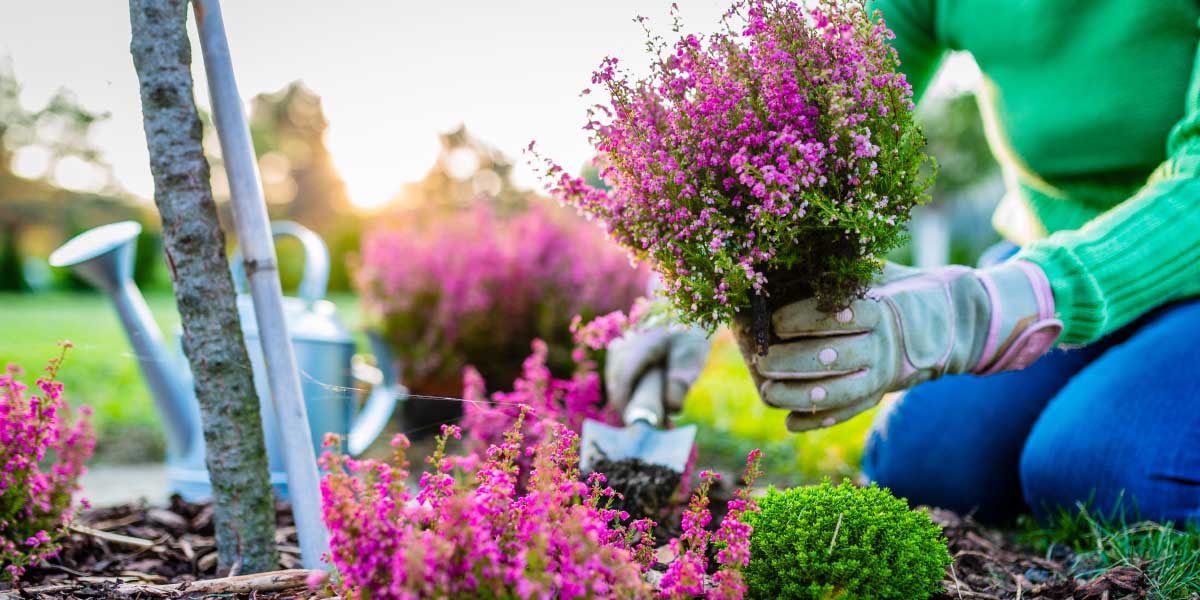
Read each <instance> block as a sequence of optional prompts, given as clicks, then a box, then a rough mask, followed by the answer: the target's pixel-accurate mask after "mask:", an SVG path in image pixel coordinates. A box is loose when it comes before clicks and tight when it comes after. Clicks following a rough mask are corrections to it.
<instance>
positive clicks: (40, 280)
mask: <svg viewBox="0 0 1200 600" xmlns="http://www.w3.org/2000/svg"><path fill="white" fill-rule="evenodd" d="M249 113H250V119H249V121H250V126H251V132H252V137H253V141H254V146H255V152H256V154H257V156H258V161H259V168H260V171H261V173H262V180H263V187H264V191H265V196H266V199H267V202H268V210H269V212H270V214H271V216H272V218H275V219H290V220H294V221H297V222H299V223H301V224H303V225H305V226H307V227H309V228H310V229H313V230H314V231H316V232H317V233H318V234H320V235H321V237H322V238H324V239H325V241H326V243H327V244H328V245H329V247H330V251H331V255H332V256H331V258H332V262H333V272H332V273H331V277H330V288H331V293H332V295H333V299H334V301H335V303H336V304H337V305H338V307H339V315H340V316H341V317H342V320H343V321H344V322H346V323H347V325H348V326H350V327H351V328H353V329H356V330H358V331H359V333H360V335H359V337H360V339H361V337H362V336H361V332H362V329H363V328H365V327H370V328H374V329H376V331H378V332H381V333H386V329H387V328H386V326H385V321H386V319H382V318H381V315H380V314H379V313H378V311H377V310H375V308H373V307H372V306H370V305H369V304H370V303H367V304H366V305H364V303H363V301H362V300H361V299H360V297H359V296H358V294H357V293H356V291H361V289H362V288H361V287H360V288H359V290H356V289H355V272H356V270H357V269H358V268H359V267H360V266H361V258H360V252H361V250H360V248H361V247H362V243H363V236H364V233H365V232H369V231H372V230H385V229H392V230H396V231H403V230H404V228H405V227H410V228H411V227H416V228H422V229H429V227H428V225H429V224H430V223H433V222H439V223H440V225H439V226H440V227H443V228H446V229H447V230H448V231H449V230H452V229H453V227H454V223H455V222H456V220H458V219H461V218H463V216H464V215H468V214H471V213H472V212H473V211H478V210H479V209H480V207H486V209H487V210H488V211H491V212H492V214H494V215H496V216H497V218H500V219H510V218H513V217H515V216H518V215H523V214H526V213H527V212H528V210H529V207H530V206H540V207H542V209H547V210H550V209H553V210H557V208H556V207H553V206H552V205H553V203H551V202H548V201H547V200H546V199H545V198H541V197H540V196H538V195H537V194H536V193H533V192H531V191H529V190H525V189H521V188H520V187H519V186H518V185H516V184H515V183H514V182H513V178H512V175H513V164H514V163H513V160H512V158H511V157H508V156H505V155H504V154H503V153H502V152H500V151H499V150H498V149H496V148H495V147H493V146H491V145H490V144H488V143H487V142H486V141H484V140H481V139H478V138H477V137H476V136H475V135H473V134H472V133H471V131H470V130H468V129H467V128H466V127H465V126H458V127H455V128H453V129H452V130H449V131H446V132H445V133H443V134H442V135H441V136H440V138H439V151H438V152H437V154H436V156H431V157H430V159H431V161H432V165H431V166H430V168H429V170H428V171H427V172H426V174H425V176H424V177H422V178H421V179H420V180H417V181H413V182H408V183H403V182H400V181H397V186H396V189H397V191H396V193H395V195H394V197H393V198H392V200H391V201H390V202H389V203H388V204H387V205H386V206H384V207H383V208H381V209H376V210H373V211H366V210H364V209H361V208H356V207H355V205H354V204H353V203H352V202H351V198H350V197H349V194H348V191H347V188H346V185H345V182H344V181H343V179H342V177H341V175H340V174H339V173H338V171H337V168H336V167H335V165H334V162H333V157H332V156H331V153H330V151H329V149H328V147H327V145H326V143H325V135H326V131H327V128H328V125H329V124H328V121H327V119H326V117H325V113H324V111H323V110H322V106H321V99H320V96H319V94H318V93H317V92H316V91H314V90H310V89H309V88H308V87H306V86H305V85H304V84H303V83H301V82H294V83H291V84H289V85H287V86H284V87H283V88H282V89H280V90H277V91H274V92H270V93H263V94H259V95H257V96H255V97H253V98H252V100H251V101H250V103H249ZM918 117H919V118H920V120H921V122H922V123H923V127H924V128H925V132H926V134H927V136H928V138H929V147H930V151H931V153H932V154H933V155H934V156H935V157H936V158H937V159H938V162H939V164H940V171H939V175H938V179H937V182H936V184H935V187H934V189H933V196H934V200H933V202H932V203H931V204H930V205H929V206H928V207H924V208H923V209H922V210H921V211H920V212H919V213H918V215H917V216H916V218H915V219H914V223H913V226H914V241H913V242H912V243H911V244H909V246H907V247H906V248H903V249H901V250H900V251H898V252H897V253H896V255H895V256H894V258H895V259H896V260H900V261H902V262H910V263H911V262H914V261H916V262H920V261H922V260H924V261H926V262H928V261H934V262H936V261H947V260H948V261H952V262H958V263H967V264H969V263H973V262H974V261H975V259H976V258H977V257H978V255H979V253H980V252H981V251H982V250H983V249H984V248H986V247H987V246H988V245H989V244H991V243H992V242H993V241H995V239H996V237H995V234H994V233H993V232H992V229H991V227H990V223H989V217H990V212H991V209H992V207H993V206H994V203H995V201H996V200H997V199H998V197H999V195H1000V193H1001V191H1002V183H1001V177H1000V173H999V170H998V168H997V167H996V164H995V162H994V161H993V160H992V158H991V154H990V152H989V150H988V147H987V143H986V140H985V137H984V135H983V129H982V127H981V125H980V121H979V110H978V105H977V104H976V101H975V98H974V96H973V95H972V94H970V93H953V94H943V95H934V96H932V97H930V98H928V99H927V100H926V101H925V102H923V104H922V106H921V107H920V110H919V113H918ZM104 118H105V115H104V114H99V113H93V112H90V111H88V110H87V109H86V108H85V107H83V106H81V105H80V104H79V103H78V102H76V101H75V100H74V98H73V97H72V95H71V94H70V93H69V92H67V91H62V92H60V93H59V94H57V95H55V96H53V97H52V98H51V99H50V100H49V101H47V102H46V103H45V105H44V106H41V107H37V108H30V107H26V106H22V104H21V102H20V85H19V83H18V80H17V78H16V76H15V75H14V72H13V69H12V65H11V64H10V63H6V62H3V61H0V363H18V364H21V365H23V366H24V367H25V368H27V369H30V370H33V369H38V368H40V367H41V366H42V365H44V364H45V361H46V359H48V358H49V357H50V356H52V355H53V354H54V351H55V346H54V344H55V343H56V342H57V341H59V340H61V339H70V340H71V341H73V342H74V343H75V344H76V347H75V348H74V349H73V350H72V351H71V353H70V355H69V356H68V359H67V367H66V368H64V369H63V371H62V376H63V379H64V381H65V383H66V384H67V390H68V393H69V394H70V395H71V396H72V397H73V398H74V399H75V400H76V401H80V402H87V403H89V404H91V405H93V406H95V407H96V408H97V419H98V426H99V430H100V443H99V454H100V458H101V460H106V461H145V460H155V459H157V458H159V457H160V456H161V452H162V435H161V433H160V431H159V427H158V421H157V416H156V415H155V413H154V410H153V407H152V404H151V402H150V400H149V397H148V394H147V391H146V389H145V386H144V385H143V383H142V381H141V378H140V374H139V373H138V369H137V364H136V360H135V357H134V356H133V355H132V351H131V349H130V348H129V346H128V343H127V342H126V340H125V337H124V333H123V332H122V331H121V329H120V326H119V324H118V323H117V321H116V318H115V316H114V315H113V314H112V309H111V307H110V306H109V303H108V300H107V298H105V297H103V296H101V295H100V294H98V293H95V292H94V291H92V290H89V289H87V288H86V286H85V285H83V284H82V283H81V282H80V281H78V280H77V279H75V278H74V277H73V276H72V275H71V274H70V273H67V272H55V271H52V270H51V269H49V268H48V267H47V266H46V262H45V258H46V256H47V255H48V254H49V252H50V251H51V250H52V249H53V248H55V247H56V246H57V245H59V244H60V243H62V242H63V241H65V240H66V239H68V238H69V237H71V236H73V235H75V234H77V233H79V232H81V231H83V230H85V229H88V228H91V227H94V226H96V225H100V224H104V223H109V222H113V221H117V220H122V219H134V220H137V221H139V222H141V223H142V225H143V229H144V233H143V235H142V237H141V238H140V239H139V243H138V262H137V274H136V279H137V282H138V284H139V286H140V287H141V288H142V290H143V291H144V292H145V293H146V296H147V299H148V301H149V303H150V306H151V309H152V311H153V312H154V313H155V315H156V317H158V319H159V321H160V324H161V325H162V326H163V330H164V331H166V332H169V337H170V334H171V333H173V332H174V331H176V329H177V325H178V323H177V317H176V313H175V310H174V302H173V299H172V297H171V294H170V281H169V279H168V277H167V275H166V270H165V267H164V266H163V261H162V258H161V248H160V242H159V240H160V237H159V233H158V227H159V224H158V216H157V214H156V211H155V210H154V206H153V203H152V202H150V201H149V199H143V198H136V197H133V196H132V195H131V194H129V193H128V192H126V191H125V190H123V189H121V187H120V185H119V184H118V183H117V182H116V180H115V179H114V178H113V177H112V173H111V169H109V168H108V166H107V165H106V164H105V163H104V159H103V155H102V153H101V152H100V151H99V149H97V148H96V147H95V145H94V144H93V143H92V142H91V139H90V132H91V131H92V128H93V127H94V126H95V125H96V124H97V123H100V122H103V120H104ZM206 122H207V120H206ZM205 143H206V150H207V151H208V154H209V157H210V161H211V162H212V163H213V171H212V172H213V188H214V192H215V194H216V197H217V200H218V203H219V206H220V207H221V215H222V218H223V219H224V221H225V223H226V225H227V230H230V229H232V228H231V227H228V226H229V225H231V222H230V218H231V214H230V211H229V208H228V194H229V192H228V185H227V183H226V181H225V179H224V173H223V170H222V169H221V162H220V161H221V158H220V150H219V144H218V143H217V140H216V136H215V134H214V132H213V131H212V129H211V125H209V126H208V127H207V129H206V132H205ZM582 174H583V176H584V177H585V178H587V179H588V180H589V181H591V182H592V183H595V184H599V183H600V182H599V179H598V177H597V172H596V169H595V168H594V167H590V166H588V167H584V168H583V171H582ZM83 189H86V190H88V191H79V190H83ZM539 210H541V209H539ZM572 218H574V217H572ZM589 227H590V226H589ZM580 231H583V230H580ZM588 233H589V234H590V233H594V232H591V231H588ZM582 237H587V236H582ZM230 242H231V244H232V243H234V242H235V240H233V239H230ZM585 247H586V245H585ZM460 250H461V249H459V248H453V247H449V248H446V249H445V252H447V253H453V252H456V251H460ZM278 251H279V258H280V271H281V277H282V279H283V283H284V288H285V290H291V289H294V287H295V285H296V284H297V283H298V281H299V277H300V273H301V270H302V262H301V261H302V253H301V250H300V248H299V246H298V245H294V244H292V243H290V242H289V241H281V242H280V244H279V245H278ZM582 252H583V253H584V254H586V253H587V252H591V250H586V249H585V250H582ZM396 260H400V258H397V259H396ZM573 260H579V261H587V260H589V258H588V257H587V256H577V257H576V258H574V259H573ZM359 284H360V286H361V285H362V284H363V282H362V281H360V282H359ZM575 285H576V284H572V283H569V282H568V283H563V284H561V285H560V287H562V288H564V289H562V290H560V291H561V292H562V294H563V298H564V301H563V302H560V303H559V304H563V305H564V306H569V307H573V308H570V309H569V310H580V309H579V308H578V306H576V303H574V302H567V301H566V300H577V298H572V296H581V295H586V293H585V292H584V291H582V290H580V289H576V287H575ZM33 291H36V292H38V293H37V294H32V293H30V292H33ZM556 302H557V301H556ZM608 308H609V307H608V306H605V307H603V309H604V310H607V309H608ZM563 310H567V309H563ZM557 312H562V310H559V311H557ZM557 312H555V311H553V310H550V309H547V310H543V311H536V314H540V315H542V316H541V317H537V318H539V319H541V320H543V321H545V323H541V324H540V325H545V324H546V323H551V322H553V323H556V324H555V325H554V327H561V325H559V324H558V323H560V322H561V319H558V318H557V317H555V318H552V319H551V318H548V317H546V315H547V314H550V313H554V314H555V315H557ZM585 312H586V311H585ZM593 312H594V311H593ZM558 316H561V315H558ZM526 318H528V317H526ZM544 329H545V327H540V329H539V327H533V328H532V330H533V331H538V332H539V333H537V334H536V335H541V336H543V337H546V334H545V333H544V331H542V330H544ZM482 335H483V338H482V339H483V340H484V342H486V341H487V334H486V332H484V333H483V334H482ZM521 335H522V336H525V337H528V336H529V335H532V334H528V333H525V334H521ZM518 337H520V336H518ZM510 341H511V340H510ZM476 342H478V340H476ZM395 343H397V344H398V343H402V341H401V342H395ZM503 345H504V346H505V348H507V349H500V348H499V347H496V346H495V345H494V344H493V345H492V346H491V347H490V351H491V352H492V353H493V354H496V355H497V356H493V357H488V358H487V360H492V359H496V360H497V361H498V363H503V364H510V363H514V364H519V361H520V359H521V358H523V357H524V356H525V355H526V354H527V349H528V346H527V342H526V341H525V340H523V339H522V340H518V341H516V342H513V343H507V342H506V343H505V344H503ZM475 346H477V347H478V348H477V349H476V350H474V351H473V352H476V353H479V352H483V353H486V352H489V345H488V344H487V343H475ZM514 348H519V349H520V351H518V350H514ZM509 355H511V356H509ZM456 360H457V359H456ZM482 360H483V359H467V360H466V361H464V360H459V362H456V363H455V364H453V365H450V367H452V369H451V370H457V369H458V368H459V367H460V366H461V365H460V364H459V363H461V362H482ZM401 366H402V367H403V365H401ZM452 379H455V380H457V378H452ZM455 383H457V381H455ZM488 383H489V386H490V387H492V388H494V389H504V388H506V387H507V386H508V385H509V383H510V378H509V375H508V374H507V372H505V371H504V370H503V369H498V370H497V372H496V373H495V374H494V375H492V376H491V377H490V378H489V382H488ZM452 387H455V388H456V386H452ZM431 391H437V392H444V393H445V395H451V396H457V395H458V394H457V393H455V391H456V390H455V389H446V390H440V389H439V390H433V389H432V388H431ZM430 402H431V404H429V405H427V406H426V407H424V409H421V407H420V406H419V403H415V404H414V406H415V407H416V408H418V409H419V410H417V411H416V413H414V412H413V410H412V409H413V407H411V406H410V407H409V410H408V414H407V418H408V421H409V422H408V423H397V424H396V426H395V428H396V429H404V428H406V427H407V428H409V429H412V428H414V427H418V426H419V422H418V421H419V420H420V419H421V418H422V416H421V414H420V413H421V412H422V410H428V409H429V407H430V406H434V407H435V408H434V409H433V410H434V411H435V412H436V410H439V409H440V410H447V411H449V412H450V413H454V412H457V409H458V406H457V403H455V402H453V401H430ZM681 418H682V420H683V421H685V422H690V423H695V424H697V425H698V426H699V427H700V428H701V434H700V436H699V438H698V439H699V440H700V445H701V448H700V451H701V456H702V460H703V462H704V463H705V464H709V465H713V466H716V467H718V468H722V469H726V470H729V471H736V470H738V469H740V464H741V461H742V460H743V458H744V457H745V455H746V453H747V452H748V451H749V450H750V449H752V448H754V447H761V448H763V450H764V451H765V460H766V467H767V473H768V476H769V477H770V478H771V479H772V480H773V481H776V482H780V483H799V482H809V481H814V480H817V479H819V478H820V477H821V476H822V475H834V476H841V475H850V476H853V475H854V474H856V473H857V470H858V464H859V460H860V454H861V449H862V440H863V436H864V435H865V431H866V430H867V428H868V427H869V424H870V421H871V418H872V417H871V415H870V414H867V415H863V416H860V417H859V418H857V419H854V420H852V421H850V422H848V423H845V424H842V425H840V426H838V427H834V428H831V429H828V430H823V431H819V432H812V433H808V434H803V435H794V434H790V433H788V432H787V431H786V429H785V428H784V425H783V413H782V411H778V410H774V409H770V408H767V407H766V406H765V405H763V404H762V403H761V402H759V401H758V399H757V395H756V394H755V391H754V389H753V386H752V384H751V382H750V378H749V374H748V373H747V371H746V367H745V366H744V364H743V363H742V359H741V356H740V355H739V354H738V352H737V350H736V348H735V346H734V345H733V344H732V343H731V341H730V339H729V337H728V333H727V332H719V333H718V334H717V337H716V340H715V343H714V347H713V353H712V356H711V358H710V361H709V364H708V368H707V369H706V370H705V372H704V374H703V375H702V377H701V378H700V380H699V381H698V383H697V385H696V387H695V388H694V390H693V391H692V394H691V396H690V398H689V401H688V403H687V409H686V411H685V413H684V414H683V415H682V417H681Z"/></svg>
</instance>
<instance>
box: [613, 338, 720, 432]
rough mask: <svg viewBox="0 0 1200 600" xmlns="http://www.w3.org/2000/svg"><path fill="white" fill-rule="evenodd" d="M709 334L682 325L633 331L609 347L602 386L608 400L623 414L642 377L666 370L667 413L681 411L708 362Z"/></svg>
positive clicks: (665, 399) (664, 398)
mask: <svg viewBox="0 0 1200 600" xmlns="http://www.w3.org/2000/svg"><path fill="white" fill-rule="evenodd" d="M708 347H709V341H708V334H707V332H705V331H704V330H703V329H696V328H691V327H686V326H683V325H660V326H654V327H647V328H642V329H634V330H632V331H630V332H628V333H626V334H625V335H624V336H622V337H620V338H617V339H616V340H613V342H612V343H610V344H609V345H608V355H607V357H606V360H605V365H604V383H605V387H606V388H607V390H608V401H609V402H610V403H611V404H612V405H613V406H614V407H615V408H616V409H617V410H619V411H622V412H624V410H625V405H626V404H628V403H629V397H630V395H632V394H633V390H634V389H635V388H636V387H637V383H638V381H640V380H641V378H642V376H643V375H644V374H645V373H646V372H647V371H648V370H650V369H651V368H653V367H663V368H664V369H665V371H666V386H665V387H666V390H665V391H664V397H663V402H664V404H665V405H666V407H667V410H668V411H670V412H679V411H680V410H682V409H683V399H684V397H685V396H687V393H688V390H689V389H691V387H692V383H693V382H694V381H696V378H697V377H699V376H700V371H701V370H703V369H704V364H705V362H706V361H707V360H708Z"/></svg>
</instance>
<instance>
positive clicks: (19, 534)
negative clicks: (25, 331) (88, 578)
mask: <svg viewBox="0 0 1200 600" xmlns="http://www.w3.org/2000/svg"><path fill="white" fill-rule="evenodd" d="M67 347H68V345H67V344H64V345H63V354H61V355H59V357H58V358H56V359H54V360H51V361H50V364H49V366H48V367H46V375H44V376H43V377H41V378H39V379H38V380H37V382H36V383H35V384H34V386H33V389H32V390H30V389H29V388H28V387H27V386H26V385H25V384H24V383H21V382H20V381H19V380H18V378H19V377H20V375H21V370H20V369H19V368H18V367H16V366H9V367H8V369H7V372H6V373H5V374H3V375H0V465H2V468H0V580H4V579H16V578H19V577H20V576H21V575H22V574H23V573H24V572H25V569H26V568H27V567H29V566H31V565H36V564H37V563H38V562H40V561H42V560H45V559H47V558H51V557H53V556H55V555H57V554H58V552H59V550H60V545H59V540H60V539H61V538H62V537H63V535H64V534H65V532H66V528H67V524H68V522H69V521H70V519H71V517H72V516H73V514H74V511H73V502H72V500H73V498H74V495H75V493H76V492H77V491H78V490H79V477H80V475H82V474H83V472H84V466H83V463H84V462H85V461H86V460H87V459H88V458H90V457H91V455H92V449H93V447H94V444H95V437H94V436H93V433H92V428H91V424H90V420H89V418H88V417H89V415H90V414H91V412H90V411H89V410H88V409H87V408H86V407H84V408H83V409H81V411H80V412H81V418H79V419H77V420H75V421H74V422H72V420H71V418H70V410H69V407H68V406H67V404H66V402H65V400H64V399H63V397H62V392H63V386H62V384H61V383H59V382H57V381H56V380H55V378H56V377H57V375H58V369H59V367H60V366H61V365H62V360H63V357H64V356H65V354H66V349H67Z"/></svg>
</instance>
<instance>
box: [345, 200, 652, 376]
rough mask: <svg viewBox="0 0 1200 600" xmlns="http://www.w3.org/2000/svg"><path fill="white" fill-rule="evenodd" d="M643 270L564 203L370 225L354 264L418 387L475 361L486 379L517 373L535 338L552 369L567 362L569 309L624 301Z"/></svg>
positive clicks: (590, 309) (377, 322) (599, 308)
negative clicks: (357, 262)
mask: <svg viewBox="0 0 1200 600" xmlns="http://www.w3.org/2000/svg"><path fill="white" fill-rule="evenodd" d="M646 278H647V272H646V271H645V269H636V268H633V267H631V266H630V264H629V257H628V256H627V254H626V253H625V252H624V251H622V250H621V249H620V248H619V247H617V246H616V245H615V244H613V243H612V242H611V241H609V240H608V239H607V237H606V236H605V235H604V233H603V232H602V231H600V229H599V228H597V227H595V226H593V225H591V224H589V223H587V222H585V221H583V220H582V219H580V218H578V217H577V216H576V215H574V214H571V212H570V211H568V210H564V209H562V208H560V207H557V206H553V205H542V204H533V205H531V206H530V207H529V208H528V210H525V211H522V212H518V213H516V214H511V215H507V214H500V213H498V212H496V211H495V210H493V209H492V208H491V207H490V206H489V205H488V204H487V203H485V202H479V203H476V204H475V205H473V206H472V207H471V208H469V209H467V210H462V211H458V212H450V211H446V210H444V209H438V211H436V212H432V213H430V212H428V211H426V212H425V213H419V214H413V215H406V216H405V218H403V219H401V220H398V222H397V223H395V224H389V225H386V226H381V227H378V228H376V229H375V230H373V231H369V232H367V233H366V234H365V235H364V238H363V243H362V253H361V256H360V266H359V269H358V272H357V274H356V281H357V286H358V288H359V290H360V291H361V292H362V298H363V306H364V309H365V310H366V312H367V314H368V319H369V320H370V321H373V322H374V326H376V327H378V328H379V329H380V330H381V332H382V333H383V335H384V337H385V338H386V339H387V340H388V342H389V343H390V345H391V348H392V350H393V351H394V352H395V353H396V356H397V358H398V359H399V360H400V362H401V363H402V364H403V366H404V369H405V373H403V376H404V378H405V382H406V384H408V385H409V387H411V388H413V389H414V390H416V391H418V392H422V391H426V390H425V389H424V388H425V384H426V383H430V382H445V381H453V382H454V383H455V384H457V382H458V381H459V379H458V378H459V377H460V375H461V373H462V369H463V367H464V366H466V365H468V364H470V365H473V366H474V367H475V368H476V369H477V370H479V371H480V372H481V373H482V374H483V376H484V377H486V378H487V380H488V381H506V382H507V381H512V380H513V379H515V378H516V377H517V376H518V374H520V372H521V359H522V358H523V357H524V356H525V355H526V353H527V352H528V350H529V343H530V342H531V341H533V340H534V339H542V340H545V341H546V344H547V357H546V361H547V364H548V365H549V366H550V368H551V369H552V370H553V371H555V372H556V373H559V374H566V373H569V372H570V370H571V366H570V364H571V361H570V350H571V347H572V344H571V339H570V334H569V333H568V328H569V324H570V322H571V318H572V317H573V316H575V315H583V316H584V317H585V318H591V317H592V316H595V315H597V314H603V313H607V312H609V311H612V310H617V309H621V308H625V307H628V306H629V305H630V303H631V302H633V300H634V298H636V297H638V296H640V295H642V294H643V293H644V291H645V284H646ZM436 393H440V394H445V395H458V390H457V389H447V390H439V391H436Z"/></svg>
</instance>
